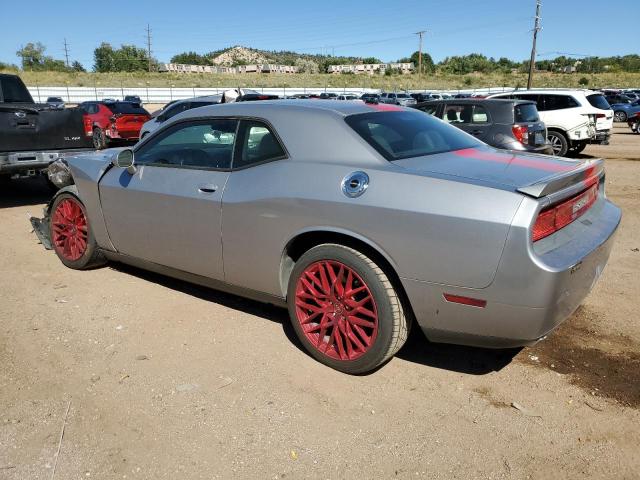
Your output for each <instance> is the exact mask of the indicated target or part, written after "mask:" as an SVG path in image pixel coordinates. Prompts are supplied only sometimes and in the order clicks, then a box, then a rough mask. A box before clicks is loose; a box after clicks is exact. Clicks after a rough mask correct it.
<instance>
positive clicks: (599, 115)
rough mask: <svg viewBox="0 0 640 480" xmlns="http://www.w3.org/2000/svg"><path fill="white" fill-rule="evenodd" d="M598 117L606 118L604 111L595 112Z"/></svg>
mask: <svg viewBox="0 0 640 480" xmlns="http://www.w3.org/2000/svg"><path fill="white" fill-rule="evenodd" d="M598 118H607V116H606V115H605V114H604V113H596V119H598Z"/></svg>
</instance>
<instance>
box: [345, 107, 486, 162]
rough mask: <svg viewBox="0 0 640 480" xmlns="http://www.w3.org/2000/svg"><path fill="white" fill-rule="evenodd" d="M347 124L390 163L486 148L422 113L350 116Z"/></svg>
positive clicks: (402, 112) (380, 113)
mask: <svg viewBox="0 0 640 480" xmlns="http://www.w3.org/2000/svg"><path fill="white" fill-rule="evenodd" d="M345 121H346V122H347V124H348V125H349V126H350V127H351V128H353V129H354V130H355V131H356V132H357V133H358V135H360V136H361V137H362V138H363V139H364V140H366V141H367V143H369V145H371V146H372V147H373V148H375V149H376V150H377V151H378V152H379V153H380V154H381V155H382V156H383V157H384V158H386V159H387V160H389V161H394V160H401V159H403V158H412V157H421V156H423V155H433V154H436V153H442V152H450V151H452V150H461V149H463V148H472V147H478V146H479V145H482V143H481V142H479V141H478V140H476V139H474V138H472V137H471V136H469V135H467V134H466V133H464V132H462V131H461V130H459V129H457V128H455V127H452V126H449V125H447V124H445V123H443V122H441V121H440V120H437V119H435V118H433V117H431V116H430V115H425V114H424V113H422V112H405V111H400V112H375V113H361V114H357V115H349V116H347V117H346V118H345Z"/></svg>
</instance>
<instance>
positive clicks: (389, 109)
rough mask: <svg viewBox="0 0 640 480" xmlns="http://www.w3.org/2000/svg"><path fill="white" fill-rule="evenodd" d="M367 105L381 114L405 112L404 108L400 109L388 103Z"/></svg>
mask: <svg viewBox="0 0 640 480" xmlns="http://www.w3.org/2000/svg"><path fill="white" fill-rule="evenodd" d="M365 105H366V106H367V107H369V108H373V109H374V110H378V111H380V112H397V111H402V110H403V109H402V107H399V106H397V105H389V104H387V103H365Z"/></svg>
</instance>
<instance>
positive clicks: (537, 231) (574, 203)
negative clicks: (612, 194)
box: [532, 183, 598, 242]
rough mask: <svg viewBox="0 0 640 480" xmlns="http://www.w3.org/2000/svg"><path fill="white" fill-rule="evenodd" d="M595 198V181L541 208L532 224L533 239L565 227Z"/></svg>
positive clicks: (593, 201)
mask: <svg viewBox="0 0 640 480" xmlns="http://www.w3.org/2000/svg"><path fill="white" fill-rule="evenodd" d="M597 199H598V184H597V183H596V184H595V185H593V186H591V187H589V188H588V189H587V190H585V191H584V192H582V193H581V194H579V195H576V196H575V197H573V198H571V199H569V200H566V201H565V202H562V203H560V204H558V205H556V206H554V207H551V208H549V209H547V210H543V211H542V212H540V214H539V215H538V218H537V219H536V223H535V224H534V225H533V230H532V239H533V241H534V242H537V241H538V240H541V239H543V238H544V237H548V236H549V235H551V234H552V233H554V232H557V231H558V230H560V229H561V228H564V227H566V226H567V225H569V224H570V223H571V222H573V221H574V220H575V219H576V218H578V217H580V216H582V215H583V214H584V213H585V212H586V211H587V210H589V208H590V207H591V205H593V204H594V203H595V201H596V200H597Z"/></svg>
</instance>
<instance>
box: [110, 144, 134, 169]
mask: <svg viewBox="0 0 640 480" xmlns="http://www.w3.org/2000/svg"><path fill="white" fill-rule="evenodd" d="M114 164H115V166H116V167H120V168H126V169H127V172H129V173H130V174H131V175H133V174H134V173H136V167H135V165H134V156H133V150H131V149H130V148H127V149H125V150H121V151H120V152H118V155H117V156H116V158H115V161H114Z"/></svg>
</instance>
